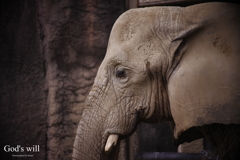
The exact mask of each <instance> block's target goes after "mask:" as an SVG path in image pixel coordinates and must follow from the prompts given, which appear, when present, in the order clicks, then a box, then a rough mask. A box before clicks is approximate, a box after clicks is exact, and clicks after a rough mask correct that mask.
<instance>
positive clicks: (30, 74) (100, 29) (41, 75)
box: [0, 0, 180, 160]
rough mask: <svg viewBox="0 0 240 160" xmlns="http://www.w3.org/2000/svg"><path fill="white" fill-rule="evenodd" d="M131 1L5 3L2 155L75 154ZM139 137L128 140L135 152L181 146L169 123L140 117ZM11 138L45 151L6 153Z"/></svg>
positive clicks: (1, 14) (0, 60)
mask: <svg viewBox="0 0 240 160" xmlns="http://www.w3.org/2000/svg"><path fill="white" fill-rule="evenodd" d="M126 3H128V2H127V1H125V0H8V1H1V2H0V138H1V139H0V151H1V152H0V155H1V156H0V157H1V159H5V160H8V159H18V160H19V159H35V160H37V159H38V160H44V159H49V160H50V159H56V160H61V159H62V160H66V159H71V154H72V146H73V141H74V137H75V133H76V129H77V125H78V122H79V120H80V118H81V114H82V110H83V108H84V101H85V98H86V96H87V94H88V92H89V90H90V89H91V85H92V84H93V80H94V77H95V75H96V72H97V69H98V67H99V65H100V63H101V61H102V59H103V58H104V55H105V52H106V47H107V43H108V37H109V33H110V31H111V28H112V25H113V23H114V22H115V20H116V19H117V18H118V16H119V15H120V14H121V13H123V12H124V11H125V10H127V9H128V8H126V7H125V6H127V5H126ZM174 5H180V4H174ZM134 136H135V137H136V136H137V138H135V140H134V141H129V143H134V144H135V151H134V153H138V152H145V151H147V152H150V151H151V152H153V151H158V152H163V151H176V148H174V146H173V143H172V142H173V139H172V131H171V128H170V127H169V125H168V124H167V123H163V124H156V125H146V124H141V125H140V127H139V128H138V133H137V134H135V135H134ZM139 139H141V141H139ZM5 145H10V146H11V147H16V146H17V145H21V147H29V146H33V145H39V146H40V152H31V153H27V152H19V153H16V152H15V153H11V152H9V153H6V152H4V150H3V147H4V146H5ZM136 146H137V147H136ZM12 154H16V155H17V154H21V155H24V154H30V155H33V156H34V157H33V158H14V157H12Z"/></svg>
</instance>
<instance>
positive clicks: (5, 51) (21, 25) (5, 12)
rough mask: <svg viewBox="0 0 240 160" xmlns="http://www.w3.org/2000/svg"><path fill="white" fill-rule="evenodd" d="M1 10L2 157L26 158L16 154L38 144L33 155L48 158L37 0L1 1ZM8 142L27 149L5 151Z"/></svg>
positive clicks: (45, 106)
mask: <svg viewBox="0 0 240 160" xmlns="http://www.w3.org/2000/svg"><path fill="white" fill-rule="evenodd" d="M0 12H1V14H0V19H1V23H0V55H1V57H0V137H1V139H0V147H1V149H0V150H1V153H0V154H1V159H5V160H10V159H26V158H18V157H14V156H13V155H19V154H21V155H25V154H27V153H26V148H25V147H29V146H30V147H32V146H33V145H39V146H40V152H31V153H30V154H31V155H33V156H34V158H36V159H46V150H47V146H46V139H47V136H46V133H47V105H46V99H47V97H46V93H47V92H46V88H45V83H46V78H45V66H44V62H45V58H44V55H43V52H42V45H41V40H40V32H39V23H38V14H37V5H36V1H29V0H23V1H13V0H9V1H5V2H4V3H3V2H1V9H0ZM5 145H10V147H16V146H17V145H20V146H21V147H24V149H25V151H24V152H12V153H11V152H5V151H4V146H5ZM7 147H8V146H7ZM6 149H7V148H6Z"/></svg>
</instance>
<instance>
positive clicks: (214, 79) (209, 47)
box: [168, 3, 240, 144]
mask: <svg viewBox="0 0 240 160" xmlns="http://www.w3.org/2000/svg"><path fill="white" fill-rule="evenodd" d="M239 16H240V11H239V6H236V5H233V4H228V3H205V4H199V5H194V6H189V7H186V8H182V9H181V10H180V11H179V14H178V17H177V18H176V21H175V22H174V21H172V22H173V25H172V26H170V27H169V28H170V29H171V30H170V31H169V33H170V36H171V38H172V39H171V42H170V49H169V51H170V55H171V56H172V59H171V60H170V63H172V64H171V65H172V66H171V70H170V71H169V75H168V96H169V102H170V109H171V112H172V116H173V119H174V122H175V128H174V137H175V139H176V140H177V144H179V143H182V142H184V141H191V140H193V139H197V138H199V137H200V136H202V135H201V134H200V133H199V132H197V129H195V128H199V127H202V126H206V125H209V124H214V123H221V124H231V123H234V124H239V123H240V98H239V95H240V72H239V68H240V63H239V61H240V54H239V51H240V46H239V45H238V43H239V40H240V39H239V37H240V31H239V27H240V21H239ZM188 133H190V135H194V136H192V137H188V136H187V135H189V134H188Z"/></svg>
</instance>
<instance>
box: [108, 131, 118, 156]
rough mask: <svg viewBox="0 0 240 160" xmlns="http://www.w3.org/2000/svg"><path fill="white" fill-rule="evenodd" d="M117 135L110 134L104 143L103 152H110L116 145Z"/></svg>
mask: <svg viewBox="0 0 240 160" xmlns="http://www.w3.org/2000/svg"><path fill="white" fill-rule="evenodd" d="M118 137H119V135H117V134H110V135H109V136H108V139H107V143H106V145H105V152H110V151H111V150H112V149H113V147H115V146H116V145H117V141H118Z"/></svg>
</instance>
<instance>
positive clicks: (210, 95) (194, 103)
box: [73, 3, 240, 160]
mask: <svg viewBox="0 0 240 160" xmlns="http://www.w3.org/2000/svg"><path fill="white" fill-rule="evenodd" d="M237 9H238V8H237V7H234V6H233V5H231V4H224V3H206V4H199V5H195V6H190V7H186V8H181V7H151V8H142V9H132V10H129V11H127V12H125V13H124V14H123V15H121V16H120V17H119V18H118V20H117V21H116V22H115V24H114V26H113V28H112V31H111V35H110V38H109V44H108V48H107V53H106V56H105V58H104V60H103V62H102V64H101V66H100V68H99V70H98V73H97V76H96V78H95V81H94V85H93V87H92V90H91V91H90V93H89V96H88V98H87V100H86V108H85V110H84V112H83V115H82V119H81V121H80V123H79V127H78V130H77V135H76V139H75V143H74V151H73V159H81V160H88V159H89V160H90V159H91V160H94V159H96V160H98V159H108V158H109V155H110V154H108V152H109V151H111V150H112V148H113V147H114V146H115V145H116V144H117V143H118V139H122V138H124V137H126V136H128V135H130V134H131V133H133V132H134V130H135V128H136V126H137V124H138V123H139V122H140V121H145V122H160V121H166V120H174V123H175V129H174V135H175V138H176V139H178V138H179V137H181V134H182V133H183V132H184V131H186V130H188V129H189V128H191V127H194V126H202V125H204V124H210V123H239V122H240V119H239V117H240V116H239V112H234V113H232V111H233V110H237V108H239V105H238V106H235V108H234V107H233V106H234V105H236V104H239V100H238V99H239V98H238V97H237V95H238V96H239V95H240V73H239V72H238V70H239V69H238V68H239V67H240V64H239V63H238V62H239V60H240V54H239V53H238V54H236V52H237V51H238V52H239V47H238V48H237V49H236V46H235V45H236V43H237V41H236V42H233V43H228V42H227V41H225V45H226V46H228V47H227V48H228V50H227V49H226V50H225V53H222V52H223V51H222V50H224V49H223V48H221V46H220V43H221V44H223V43H224V42H223V41H222V39H224V38H226V37H227V36H229V34H231V35H232V37H231V39H234V40H237V36H235V35H234V34H233V33H235V34H237V35H238V40H239V35H240V34H239V33H240V32H239V31H237V30H238V28H239V25H238V26H237V27H236V24H235V22H234V21H236V19H237V18H236V17H238V16H239V14H238V16H235V15H234V14H228V16H225V18H223V15H226V13H235V12H237ZM237 13H239V12H237ZM225 23H228V25H230V23H232V25H230V26H231V29H229V31H227V32H226V33H224V34H222V32H221V31H222V29H223V27H224V26H226V24H225ZM238 24H239V21H238ZM214 40H215V41H214ZM226 54H229V56H228V59H227V58H226V57H227V55H226ZM226 59H227V60H226ZM215 62H216V63H215ZM219 68H221V69H222V70H219ZM220 72H221V73H222V74H220ZM214 76H216V77H214ZM228 76H231V77H233V79H231V78H227V77H228ZM230 82H231V83H230ZM234 87H235V88H234ZM225 90H226V92H224V93H221V91H225ZM220 93H221V94H220ZM221 98H222V99H221ZM225 105H228V106H229V108H230V109H226V106H225ZM224 106H225V108H224ZM223 109H225V111H226V112H227V113H229V114H231V115H232V117H229V116H225V115H224V114H223V113H222V112H221V111H222V110H223ZM238 111H239V109H238ZM208 113H209V115H208ZM214 113H216V115H215V114H214ZM208 116H211V117H208ZM220 117H221V118H220Z"/></svg>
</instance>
